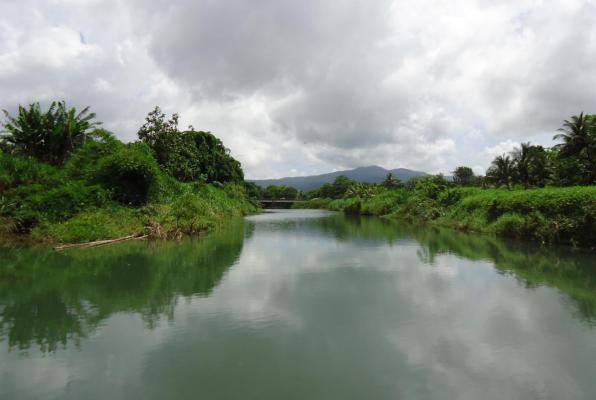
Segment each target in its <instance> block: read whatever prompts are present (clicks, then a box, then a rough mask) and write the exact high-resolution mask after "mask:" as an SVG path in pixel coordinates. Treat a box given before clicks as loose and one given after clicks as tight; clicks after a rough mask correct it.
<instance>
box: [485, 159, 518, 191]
mask: <svg viewBox="0 0 596 400" xmlns="http://www.w3.org/2000/svg"><path fill="white" fill-rule="evenodd" d="M486 177H487V178H489V179H490V180H491V181H492V182H493V183H495V184H497V185H506V186H510V185H511V183H513V182H514V180H515V177H516V170H515V162H514V161H513V160H512V159H511V157H509V156H508V155H506V154H503V155H500V156H497V157H496V158H495V159H494V160H493V162H492V163H491V166H490V167H489V168H488V170H487V171H486Z"/></svg>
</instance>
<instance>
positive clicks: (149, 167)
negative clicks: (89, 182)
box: [95, 143, 160, 205]
mask: <svg viewBox="0 0 596 400" xmlns="http://www.w3.org/2000/svg"><path fill="white" fill-rule="evenodd" d="M159 174H160V172H159V167H158V165H157V162H156V161H155V159H154V158H153V156H152V155H151V150H150V149H149V148H148V147H147V146H146V145H145V144H142V143H133V144H128V145H126V146H124V147H122V148H121V149H120V150H119V151H116V152H115V153H114V154H112V155H109V156H107V157H105V158H103V159H101V160H100V162H99V165H98V168H97V173H96V176H95V181H97V182H98V183H100V184H101V185H103V186H104V187H105V188H107V189H108V190H109V191H110V192H111V196H112V198H113V199H114V200H116V201H118V202H120V203H123V204H131V205H141V204H145V203H147V201H149V200H150V199H151V198H152V197H157V195H158V190H159V187H158V183H159Z"/></svg>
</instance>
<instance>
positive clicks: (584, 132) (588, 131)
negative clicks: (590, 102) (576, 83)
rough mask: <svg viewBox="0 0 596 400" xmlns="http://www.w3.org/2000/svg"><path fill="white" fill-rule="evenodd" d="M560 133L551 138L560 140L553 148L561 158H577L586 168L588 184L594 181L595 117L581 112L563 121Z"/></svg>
mask: <svg viewBox="0 0 596 400" xmlns="http://www.w3.org/2000/svg"><path fill="white" fill-rule="evenodd" d="M558 131H559V132H561V133H558V134H556V135H555V136H553V139H554V140H562V141H563V143H559V144H557V145H556V146H555V148H556V149H557V150H559V155H560V156H561V157H562V158H571V157H577V158H578V159H580V160H581V161H582V163H583V164H584V165H585V167H586V168H587V172H588V182H587V183H593V182H595V181H596V117H594V116H590V115H585V114H584V113H583V112H582V113H581V114H580V115H579V116H578V115H573V116H572V117H571V118H570V119H569V120H565V121H564V123H563V127H562V128H560V129H559V130H558Z"/></svg>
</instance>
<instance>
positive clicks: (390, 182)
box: [381, 172, 404, 189]
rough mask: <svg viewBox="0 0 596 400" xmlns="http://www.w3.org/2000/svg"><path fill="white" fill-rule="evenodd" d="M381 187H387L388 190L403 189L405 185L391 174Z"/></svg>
mask: <svg viewBox="0 0 596 400" xmlns="http://www.w3.org/2000/svg"><path fill="white" fill-rule="evenodd" d="M381 186H383V187H386V188H387V189H397V188H400V187H403V186H404V184H403V183H402V181H401V180H400V179H399V178H397V177H396V176H394V175H393V174H392V173H391V172H389V173H388V174H387V176H386V177H385V180H383V182H382V183H381Z"/></svg>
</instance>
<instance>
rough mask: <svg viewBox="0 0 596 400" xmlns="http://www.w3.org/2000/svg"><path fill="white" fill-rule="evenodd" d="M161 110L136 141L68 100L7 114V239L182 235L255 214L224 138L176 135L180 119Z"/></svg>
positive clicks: (3, 208)
mask: <svg viewBox="0 0 596 400" xmlns="http://www.w3.org/2000/svg"><path fill="white" fill-rule="evenodd" d="M158 110H159V109H156V110H154V112H153V113H152V114H150V117H148V122H147V123H146V124H145V125H144V126H143V128H141V130H140V134H139V136H140V137H141V138H142V139H143V140H142V141H138V142H134V143H123V142H121V141H120V140H118V139H117V138H116V137H115V136H114V135H113V134H111V133H110V132H108V131H105V130H102V129H93V130H92V128H94V127H95V126H96V125H98V123H96V122H92V119H93V118H94V114H88V109H85V110H83V112H81V113H78V114H77V113H76V110H75V109H74V108H72V109H70V110H68V109H67V108H66V107H65V106H64V103H52V105H51V106H50V108H49V110H48V111H47V112H42V111H41V108H40V106H39V104H33V105H31V106H30V107H29V108H28V109H26V108H24V107H20V108H19V115H18V116H17V117H11V116H10V115H9V114H8V113H6V114H7V119H6V121H5V122H4V124H3V125H4V132H5V134H4V136H3V137H2V148H1V150H0V224H1V225H2V229H1V230H0V236H2V235H4V236H6V235H12V234H14V233H21V234H29V237H35V238H37V239H46V238H47V239H51V240H61V241H83V240H94V239H101V238H109V237H115V236H119V235H125V234H134V233H138V234H141V233H150V234H152V235H154V236H159V237H162V236H171V235H174V236H176V235H179V234H181V233H193V232H198V231H200V230H203V229H206V228H209V227H210V226H212V225H213V224H214V223H215V222H216V220H217V219H218V218H219V217H220V216H223V215H237V214H242V213H244V212H248V211H250V210H252V209H253V208H254V206H252V205H251V204H250V203H248V201H247V198H246V191H245V188H244V186H243V185H242V184H240V183H242V181H243V173H242V169H241V167H240V163H239V162H238V161H236V160H234V159H233V158H232V157H231V156H230V155H229V152H228V151H227V150H226V149H225V148H224V146H223V144H222V142H221V141H220V140H219V139H217V138H216V137H215V136H213V135H212V134H210V133H207V132H197V131H194V130H191V131H187V132H178V131H177V129H176V126H177V125H176V123H175V122H177V117H173V119H172V120H170V121H165V119H164V118H163V114H159V113H157V111H158ZM160 118H161V119H160ZM150 128H151V129H150ZM141 132H144V133H141ZM178 141H181V142H180V143H179V142H178ZM162 145H163V146H162ZM160 160H161V161H162V162H161V163H160V162H159V161H160ZM164 160H165V162H164ZM208 182H214V184H215V186H217V187H213V186H212V185H209V184H208Z"/></svg>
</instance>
